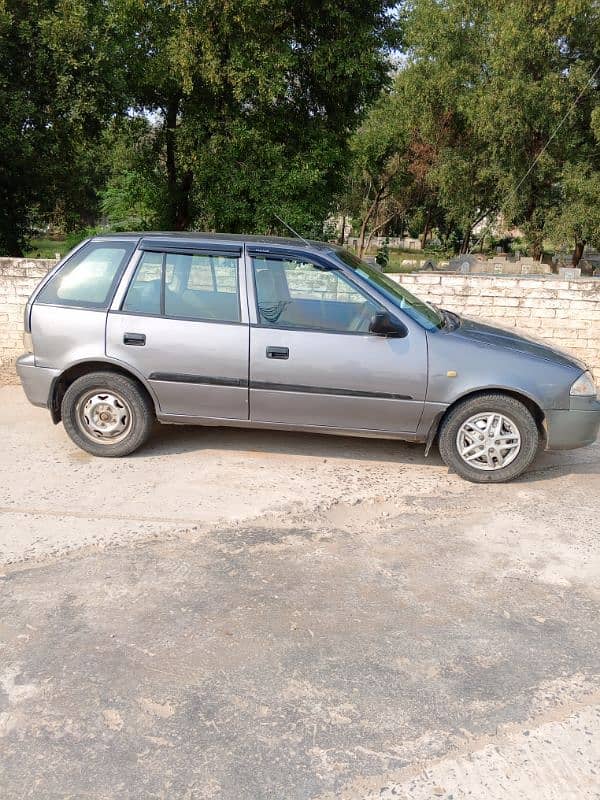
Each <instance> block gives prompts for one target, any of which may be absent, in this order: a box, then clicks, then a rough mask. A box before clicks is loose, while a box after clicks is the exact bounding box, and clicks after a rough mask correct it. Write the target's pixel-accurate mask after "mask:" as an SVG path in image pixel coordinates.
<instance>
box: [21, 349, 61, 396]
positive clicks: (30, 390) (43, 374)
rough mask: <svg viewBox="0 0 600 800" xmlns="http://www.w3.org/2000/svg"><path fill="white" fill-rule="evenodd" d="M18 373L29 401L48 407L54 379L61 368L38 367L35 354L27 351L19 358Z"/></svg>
mask: <svg viewBox="0 0 600 800" xmlns="http://www.w3.org/2000/svg"><path fill="white" fill-rule="evenodd" d="M17 374H18V375H19V378H20V379H21V384H22V385H23V389H24V390H25V394H26V395H27V399H28V400H29V402H30V403H33V405H34V406H42V407H43V408H48V401H49V398H50V389H51V388H52V384H53V382H54V379H55V378H57V377H58V376H59V375H60V372H59V370H57V369H48V368H47V367H36V365H35V360H34V357H33V354H32V353H25V355H22V356H20V357H19V358H18V359H17Z"/></svg>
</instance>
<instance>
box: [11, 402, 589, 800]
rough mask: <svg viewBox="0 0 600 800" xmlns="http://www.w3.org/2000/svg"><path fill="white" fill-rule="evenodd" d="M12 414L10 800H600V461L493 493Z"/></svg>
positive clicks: (345, 446) (22, 409)
mask: <svg viewBox="0 0 600 800" xmlns="http://www.w3.org/2000/svg"><path fill="white" fill-rule="evenodd" d="M0 403H1V406H2V410H3V414H2V419H1V421H0V426H1V430H2V451H1V452H0V476H1V480H0V487H1V489H0V511H1V512H2V513H1V517H0V557H1V558H0V561H1V565H0V575H2V577H1V579H0V786H1V787H2V791H1V793H0V794H1V796H2V798H7V799H10V800H12V798H22V797H24V798H43V800H49V799H53V798H57V799H58V798H78V799H79V798H97V800H101V799H102V800H104V799H105V798H106V799H108V798H110V799H111V800H112V799H113V798H115V799H116V798H118V799H119V800H124V799H127V798H188V799H189V800H200V799H202V800H205V799H208V798H211V799H212V798H214V799H215V800H263V798H264V800H266V799H267V798H269V799H270V800H273V799H274V800H300V799H302V800H304V798H314V799H315V800H316V799H317V798H318V799H319V800H331V799H332V798H343V799H345V800H357V799H358V798H364V799H365V800H375V798H384V800H391V798H406V800H408V799H409V798H410V799H411V800H425V798H428V799H429V798H437V797H442V798H447V800H449V798H453V800H458V799H459V798H471V800H473V798H481V800H495V799H496V798H515V799H516V798H519V800H521V799H523V800H530V799H531V800H546V798H547V799H548V800H551V799H552V800H554V798H556V800H566V799H567V798H574V799H575V798H577V800H579V798H584V799H585V800H591V798H600V716H599V714H600V616H599V614H598V611H599V601H600V569H599V567H600V522H599V518H600V514H599V511H600V444H598V443H597V444H596V445H595V446H593V447H590V448H587V449H584V450H581V451H575V452H573V453H567V454H558V455H548V454H546V455H543V456H542V457H541V458H540V460H539V461H538V462H537V464H536V465H535V468H534V469H533V470H532V471H530V472H529V473H528V474H527V475H526V476H525V477H524V478H522V479H521V480H519V481H517V482H515V483H513V484H511V485H505V486H489V487H482V486H473V485H471V484H468V483H465V482H463V481H461V480H460V479H459V478H457V477H456V476H453V475H449V474H448V473H447V471H446V469H445V468H444V467H443V466H442V464H441V462H440V460H439V457H438V456H437V455H432V456H431V457H430V458H429V459H424V458H423V453H422V449H421V448H419V447H415V446H409V445H403V444H398V443H393V442H377V441H373V440H359V439H337V438H331V437H319V436H306V435H295V434H284V433H265V432H260V433H259V432H251V431H234V430H202V429H187V428H161V429H159V430H157V433H156V435H155V437H154V438H153V440H152V442H151V444H150V445H149V446H148V447H147V448H146V449H145V450H144V451H143V452H141V453H139V454H138V455H136V456H134V457H131V458H129V459H125V460H120V461H111V460H96V459H93V458H91V457H89V456H87V455H86V454H84V453H81V452H80V451H78V450H77V449H76V448H75V447H74V446H73V445H71V443H70V442H69V441H68V440H67V438H66V436H65V434H64V431H63V430H62V427H60V426H59V427H56V428H55V427H53V426H52V425H51V424H50V422H49V420H48V417H47V414H46V413H45V412H44V411H40V410H38V409H33V408H31V407H30V406H28V405H27V404H26V402H25V401H24V399H23V397H22V395H21V394H20V390H19V389H18V388H16V387H6V388H4V389H1V390H0Z"/></svg>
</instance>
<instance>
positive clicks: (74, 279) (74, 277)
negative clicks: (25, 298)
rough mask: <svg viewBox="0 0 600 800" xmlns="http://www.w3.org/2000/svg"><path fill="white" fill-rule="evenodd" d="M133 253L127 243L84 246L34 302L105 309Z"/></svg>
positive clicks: (49, 282) (131, 247) (103, 243)
mask: <svg viewBox="0 0 600 800" xmlns="http://www.w3.org/2000/svg"><path fill="white" fill-rule="evenodd" d="M132 251H133V245H132V244H129V243H127V242H119V243H116V242H115V243H114V244H113V243H106V242H102V243H100V242H98V243H91V244H88V245H85V246H84V247H83V248H82V249H81V250H80V251H79V252H77V253H76V254H75V255H74V256H73V258H71V259H69V261H67V263H66V264H65V265H64V267H62V268H61V269H60V270H59V271H58V272H57V273H56V275H54V277H52V278H51V279H50V280H49V281H48V283H47V284H46V285H45V286H44V288H43V289H42V290H41V292H40V293H39V295H38V296H37V298H36V303H47V304H49V305H58V306H76V307H79V308H91V309H100V310H105V309H107V308H108V305H109V303H110V300H111V297H112V295H113V292H114V289H115V288H116V283H117V281H118V279H119V277H120V275H121V270H122V268H123V266H124V265H125V262H126V261H127V260H128V259H129V257H130V256H131V253H132Z"/></svg>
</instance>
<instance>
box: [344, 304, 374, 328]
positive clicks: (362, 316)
mask: <svg viewBox="0 0 600 800" xmlns="http://www.w3.org/2000/svg"><path fill="white" fill-rule="evenodd" d="M372 316H373V314H372V309H371V308H370V304H369V303H368V302H365V303H364V305H363V307H362V308H361V310H360V311H359V312H358V314H356V315H355V316H354V319H353V320H352V322H351V323H350V326H349V327H350V330H351V331H361V330H362V327H363V325H364V324H365V323H370V322H371V317H372ZM367 331H368V326H367V330H366V331H364V333H367Z"/></svg>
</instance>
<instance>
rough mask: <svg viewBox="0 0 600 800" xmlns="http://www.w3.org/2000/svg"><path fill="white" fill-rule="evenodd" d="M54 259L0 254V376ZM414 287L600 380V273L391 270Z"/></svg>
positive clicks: (19, 343) (10, 368)
mask: <svg viewBox="0 0 600 800" xmlns="http://www.w3.org/2000/svg"><path fill="white" fill-rule="evenodd" d="M55 264H56V262H55V261H53V260H29V259H14V258H0V381H2V382H5V383H6V382H15V381H16V380H17V378H16V373H15V369H14V362H15V359H16V357H17V356H18V355H20V353H21V352H22V350H23V310H24V307H25V303H26V301H27V298H28V297H29V295H30V294H31V292H32V291H33V290H34V288H35V287H36V286H37V284H38V282H39V281H40V280H41V278H43V276H44V275H45V274H46V273H47V272H48V270H49V269H51V268H52V267H54V265H55ZM391 277H392V278H395V279H396V280H398V281H399V282H400V283H402V284H403V285H404V286H406V287H407V289H409V290H410V291H412V292H414V293H415V294H416V295H418V296H420V297H422V298H423V299H424V300H430V301H431V302H433V303H436V305H440V306H442V307H444V308H448V309H449V310H451V311H457V312H458V313H460V314H464V315H465V316H468V317H477V318H481V319H483V320H488V321H490V322H492V323H493V324H495V325H499V326H500V327H504V328H509V329H512V330H518V331H520V332H522V333H524V334H525V335H529V336H532V337H534V338H536V339H542V340H544V341H547V342H548V344H552V345H555V346H557V347H560V348H562V349H564V350H567V351H570V352H572V353H573V354H574V355H576V356H579V357H580V358H582V359H583V360H584V361H586V362H587V363H588V364H589V365H590V366H591V367H592V368H593V370H594V374H595V377H596V380H597V381H598V383H600V279H598V278H595V279H594V278H588V279H586V278H578V279H576V280H570V281H565V280H560V279H559V278H556V277H551V276H548V277H541V276H536V277H498V276H492V275H456V274H443V275H440V274H435V273H410V274H406V275H392V276H391Z"/></svg>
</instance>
